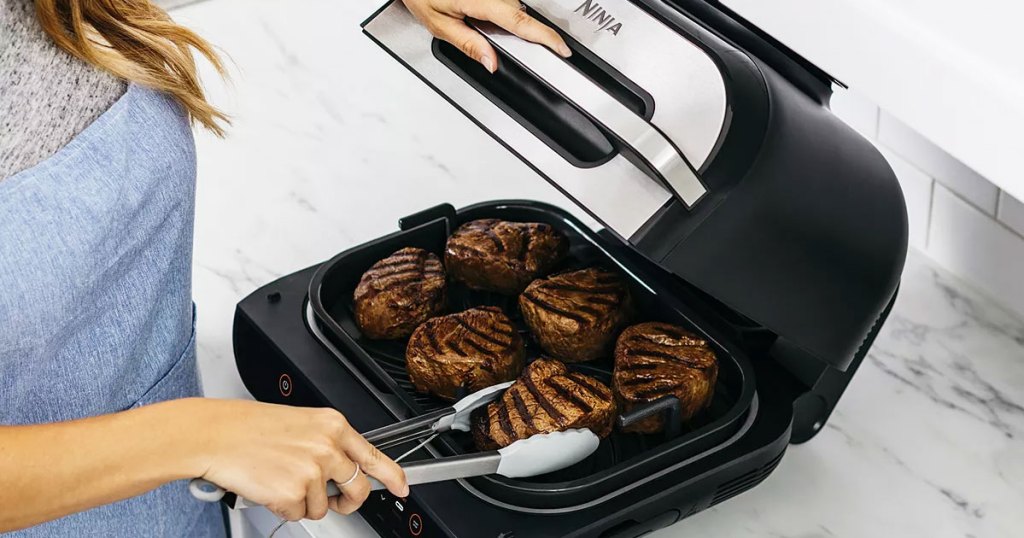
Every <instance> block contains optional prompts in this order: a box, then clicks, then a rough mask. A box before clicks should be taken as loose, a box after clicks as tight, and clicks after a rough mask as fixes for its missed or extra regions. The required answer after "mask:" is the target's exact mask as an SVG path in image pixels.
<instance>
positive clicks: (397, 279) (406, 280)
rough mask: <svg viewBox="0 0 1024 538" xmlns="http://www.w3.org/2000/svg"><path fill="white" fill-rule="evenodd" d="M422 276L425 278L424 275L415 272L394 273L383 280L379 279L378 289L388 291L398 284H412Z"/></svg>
mask: <svg viewBox="0 0 1024 538" xmlns="http://www.w3.org/2000/svg"><path fill="white" fill-rule="evenodd" d="M421 278H423V277H422V276H420V275H419V274H415V273H410V274H406V275H392V276H390V277H388V278H387V279H383V280H379V281H378V284H379V286H378V288H377V291H378V292H382V291H387V290H390V289H393V288H396V287H398V286H401V285H403V284H410V283H412V282H417V281H419V280H420V279H421Z"/></svg>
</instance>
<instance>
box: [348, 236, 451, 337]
mask: <svg viewBox="0 0 1024 538" xmlns="http://www.w3.org/2000/svg"><path fill="white" fill-rule="evenodd" d="M444 306H445V274H444V267H442V266H441V260H440V259H439V258H438V257H437V256H436V255H434V254H432V253H430V252H427V251H425V250H423V249H419V248H403V249H401V250H399V251H398V252H395V253H394V254H392V255H390V256H388V257H387V258H384V259H383V260H381V261H379V262H377V263H375V264H373V266H371V267H370V268H369V269H368V270H367V271H366V272H365V273H363V276H362V278H361V279H360V280H359V284H358V285H357V286H356V291H355V293H354V294H353V307H354V310H355V319H356V324H357V325H359V330H361V331H362V332H363V334H364V335H365V336H366V337H368V338H373V339H376V340H380V339H388V338H404V337H406V336H409V335H410V334H412V331H413V330H414V329H415V328H416V327H417V326H419V324H420V323H423V322H424V321H426V320H427V319H429V318H431V317H433V316H436V315H438V314H439V313H441V311H443V310H444Z"/></svg>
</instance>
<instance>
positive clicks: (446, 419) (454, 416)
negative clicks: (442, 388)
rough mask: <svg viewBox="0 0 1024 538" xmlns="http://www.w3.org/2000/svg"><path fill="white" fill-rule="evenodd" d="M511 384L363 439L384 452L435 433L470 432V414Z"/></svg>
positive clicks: (485, 390) (509, 383)
mask: <svg viewBox="0 0 1024 538" xmlns="http://www.w3.org/2000/svg"><path fill="white" fill-rule="evenodd" d="M511 385H512V382H511V381H509V382H507V383H499V384H497V385H491V386H490V387H487V388H484V389H480V390H478V391H476V392H474V393H472V394H470V395H469V396H466V397H465V398H462V399H461V400H459V401H458V402H455V404H454V405H452V406H451V407H445V408H444V409H438V410H437V411H434V412H431V413H427V414H425V415H422V416H419V417H415V418H411V419H408V420H403V421H401V422H396V423H394V424H389V425H387V426H384V427H381V428H377V429H376V430H372V431H369V432H366V433H364V434H363V437H365V438H366V440H367V441H369V442H370V444H372V445H374V446H376V447H377V448H379V449H380V450H385V449H388V448H392V447H396V446H398V445H401V444H405V443H408V442H410V441H415V440H417V439H422V438H424V437H427V436H429V435H433V434H435V433H441V432H446V431H449V430H460V431H469V415H470V414H471V413H472V412H473V411H474V410H475V409H477V408H479V407H483V406H485V405H487V404H489V403H491V402H493V401H494V400H496V399H498V398H500V397H501V394H502V392H503V391H504V390H505V389H507V388H508V387H510V386H511Z"/></svg>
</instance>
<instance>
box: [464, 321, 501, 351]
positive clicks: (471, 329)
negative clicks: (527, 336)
mask: <svg viewBox="0 0 1024 538" xmlns="http://www.w3.org/2000/svg"><path fill="white" fill-rule="evenodd" d="M455 321H456V322H457V323H458V324H459V327H462V328H463V329H465V330H467V331H469V332H471V333H473V334H475V335H477V336H479V337H480V338H483V339H484V340H486V341H488V342H490V343H492V344H495V345H499V346H507V345H509V344H510V343H512V336H513V335H511V334H506V335H505V336H508V338H509V340H508V341H503V340H499V339H497V338H495V337H494V336H493V335H491V334H488V333H487V331H484V330H481V329H478V328H476V327H474V326H473V325H472V324H470V323H469V322H467V321H466V320H464V319H462V318H455ZM495 332H497V331H495ZM498 334H504V333H500V332H499V333H498ZM467 341H469V340H468V339H467Z"/></svg>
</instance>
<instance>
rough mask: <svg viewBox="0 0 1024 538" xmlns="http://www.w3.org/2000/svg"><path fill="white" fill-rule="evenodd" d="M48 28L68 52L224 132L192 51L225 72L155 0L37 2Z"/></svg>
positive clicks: (208, 48)
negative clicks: (165, 95)
mask: <svg viewBox="0 0 1024 538" xmlns="http://www.w3.org/2000/svg"><path fill="white" fill-rule="evenodd" d="M35 5H36V16H37V17H38V19H39V22H40V24H41V25H42V27H43V30H45V31H46V33H47V34H48V35H49V36H50V38H51V39H53V41H54V42H55V43H56V44H57V46H59V47H60V48H62V49H64V50H65V51H67V52H69V53H71V54H72V55H74V56H75V57H77V58H78V59H80V60H82V61H84V62H87V63H89V64H92V65H94V66H96V67H99V68H100V69H104V70H106V71H108V72H110V73H112V74H114V75H115V76H117V77H120V78H122V79H125V80H128V81H131V82H135V83H138V84H140V85H143V86H146V87H149V88H152V89H155V90H160V91H163V92H166V93H168V94H170V95H172V96H174V98H175V99H177V100H178V102H179V103H181V105H182V106H183V107H185V109H186V110H187V111H188V114H189V117H190V118H191V119H192V121H193V122H198V123H200V124H202V125H203V126H204V127H206V128H207V129H209V130H211V131H213V132H214V133H216V134H217V135H218V136H223V134H224V127H223V126H224V125H226V124H227V123H229V121H228V117H227V116H226V115H225V114H224V113H223V112H221V111H220V110H218V109H217V108H215V107H214V106H213V105H211V104H210V103H209V102H207V100H206V96H205V94H204V93H203V87H202V85H201V83H200V81H199V75H198V73H197V72H196V63H195V60H194V59H193V58H192V49H195V50H196V51H198V52H199V53H200V54H202V55H203V56H204V57H205V58H206V59H207V60H209V61H210V63H211V64H213V67H214V68H215V69H216V70H217V72H218V73H220V74H221V75H222V76H223V75H224V66H223V64H222V63H221V61H220V58H219V57H218V56H217V53H216V52H214V50H213V47H212V46H210V44H209V43H208V42H206V40H204V39H203V38H201V37H199V36H198V35H196V33H195V32H193V31H191V30H189V29H188V28H185V27H183V26H181V25H178V24H176V23H175V22H174V21H172V20H171V18H170V16H168V15H167V12H165V11H164V10H163V9H160V8H159V7H157V6H156V5H154V4H153V3H151V2H150V1H149V0H35Z"/></svg>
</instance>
